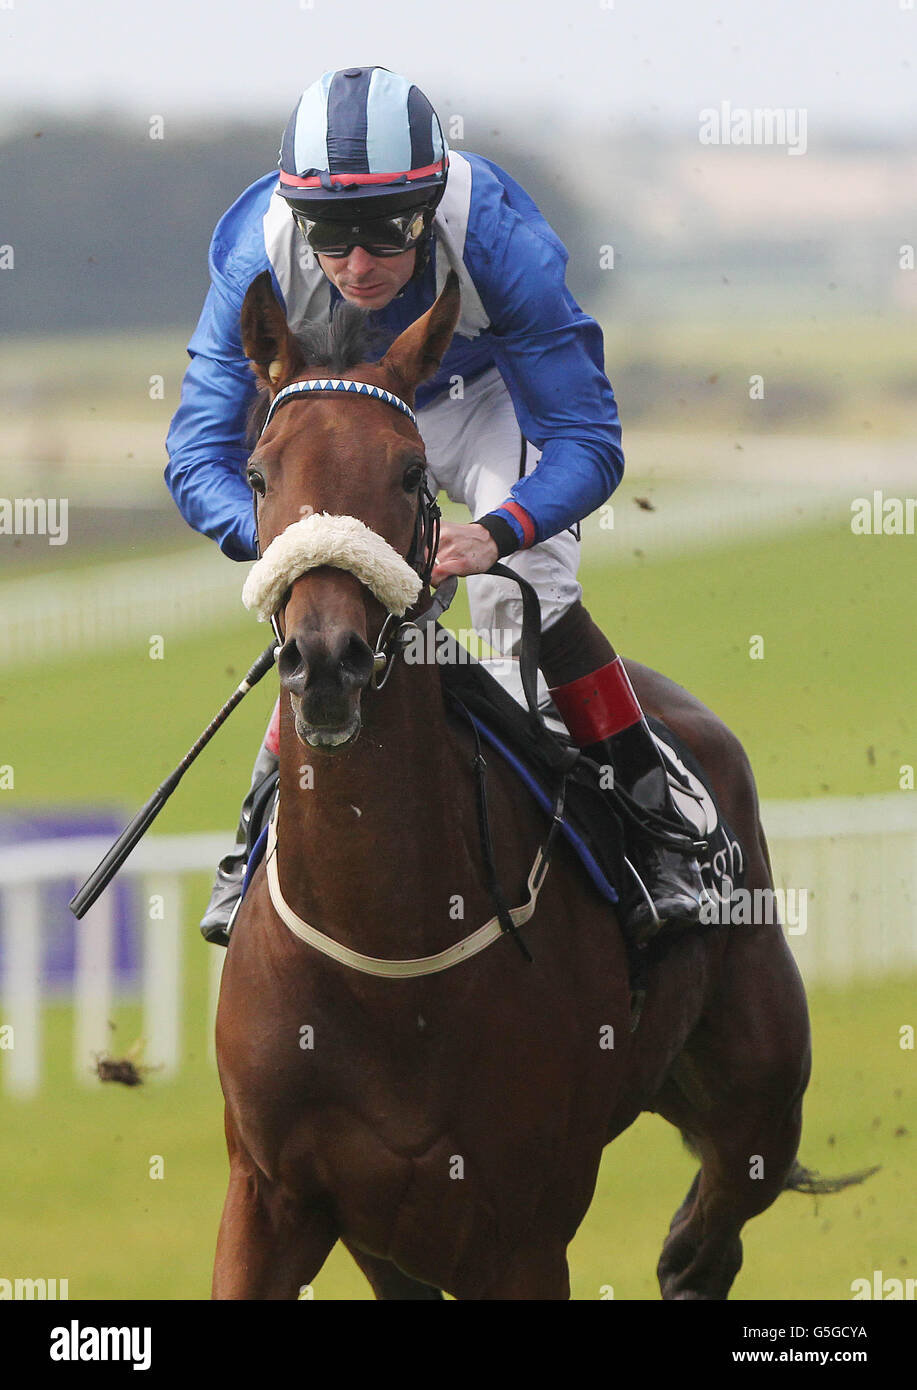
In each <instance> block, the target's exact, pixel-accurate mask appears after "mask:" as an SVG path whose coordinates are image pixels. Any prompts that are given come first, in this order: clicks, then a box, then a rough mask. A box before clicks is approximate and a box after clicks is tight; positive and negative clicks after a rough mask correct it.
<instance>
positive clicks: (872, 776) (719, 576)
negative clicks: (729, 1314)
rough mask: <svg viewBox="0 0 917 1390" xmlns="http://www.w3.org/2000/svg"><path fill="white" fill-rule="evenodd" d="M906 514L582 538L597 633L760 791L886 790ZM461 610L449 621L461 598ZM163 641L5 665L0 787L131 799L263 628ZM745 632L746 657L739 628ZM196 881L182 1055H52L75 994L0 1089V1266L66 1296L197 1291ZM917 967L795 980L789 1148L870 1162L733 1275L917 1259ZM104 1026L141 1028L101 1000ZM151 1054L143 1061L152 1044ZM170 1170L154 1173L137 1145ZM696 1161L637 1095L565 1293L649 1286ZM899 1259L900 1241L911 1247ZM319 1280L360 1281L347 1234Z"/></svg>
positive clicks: (784, 1225) (891, 763) (248, 717)
mask: <svg viewBox="0 0 917 1390" xmlns="http://www.w3.org/2000/svg"><path fill="white" fill-rule="evenodd" d="M915 545H917V539H915V538H913V537H890V538H884V539H878V538H870V537H862V538H855V537H853V536H851V534H850V532H849V530H847V529H845V528H844V526H843V525H842V524H838V525H837V526H833V527H827V528H822V529H812V530H808V531H806V530H801V531H794V532H791V533H790V534H788V535H785V536H783V537H778V538H775V539H773V540H769V541H766V542H758V543H756V544H754V545H747V546H729V545H725V546H723V547H721V548H720V549H716V550H711V551H708V552H705V553H704V554H702V555H698V556H696V557H692V558H689V559H678V560H676V559H672V560H665V561H658V562H654V563H652V564H650V563H648V562H647V563H646V564H640V565H635V566H622V565H613V564H609V563H607V559H606V554H605V552H604V551H603V549H602V545H601V540H600V538H599V537H596V538H595V539H594V540H592V541H591V542H590V544H589V546H588V547H587V557H588V558H587V562H586V564H585V566H584V569H583V580H584V584H585V590H586V602H587V604H588V606H589V607H590V608H591V610H592V612H593V613H594V615H595V616H596V618H597V619H598V621H599V622H600V623H601V625H602V626H603V627H604V628H605V630H606V631H607V632H608V634H609V636H610V637H611V638H612V640H613V641H614V642H615V644H616V645H617V646H618V647H619V648H620V649H621V650H622V651H624V652H625V653H627V654H630V655H634V656H636V657H638V658H640V659H642V660H644V661H646V662H648V663H649V664H651V665H658V666H660V667H661V668H663V669H664V670H665V671H666V673H667V674H669V675H671V676H672V677H674V678H675V679H676V680H678V681H680V682H681V683H682V684H684V685H686V686H688V687H689V688H691V689H693V690H695V691H696V692H697V693H698V694H700V695H701V696H702V697H703V698H704V699H705V700H707V702H708V703H709V704H711V705H712V706H713V707H714V708H715V709H716V710H717V711H718V712H719V713H720V714H722V715H723V716H724V717H725V718H726V719H727V721H728V722H729V723H731V724H732V726H733V727H734V728H735V729H736V730H737V732H739V734H740V735H741V737H742V738H743V740H744V742H745V744H746V746H747V748H748V749H749V752H750V754H751V757H752V761H753V764H754V766H755V767H756V770H757V774H758V779H759V784H760V787H761V790H762V793H763V794H764V795H766V796H769V797H801V796H810V795H821V794H824V793H826V792H832V793H837V794H841V793H869V792H881V791H889V790H893V789H894V788H895V787H896V786H897V771H898V766H899V765H900V763H902V762H911V763H914V762H917V738H915V723H914V715H913V708H912V700H911V699H910V696H909V694H908V692H911V691H913V690H914V688H915V685H917V644H915V642H914V638H913V629H912V623H911V620H910V616H909V613H908V611H907V610H906V608H905V605H904V604H903V603H902V601H901V599H902V595H904V594H906V593H907V592H909V591H910V587H911V584H912V575H913V563H914V559H913V557H914V546H915ZM453 623H454V626H456V627H462V626H467V625H468V618H467V609H466V608H465V606H464V600H462V601H461V602H460V603H459V604H458V605H457V606H456V609H455V611H454V614H453ZM160 630H161V631H162V632H163V634H164V635H165V637H166V655H165V660H163V661H150V660H149V657H148V656H147V643H146V642H145V641H141V642H138V643H137V644H136V646H135V647H131V648H125V649H122V650H118V651H112V652H107V653H100V654H94V655H93V656H92V657H91V658H89V657H87V658H86V659H83V660H78V659H67V660H59V659H57V660H56V659H55V655H54V653H53V651H51V652H49V653H48V655H47V660H46V661H44V662H43V663H42V664H41V666H40V667H37V668H34V669H27V670H21V671H11V672H8V673H6V675H5V679H4V689H3V694H2V696H0V700H2V703H0V711H2V719H3V727H4V730H5V741H4V749H5V750H7V751H4V754H3V756H2V757H0V762H12V763H13V764H14V767H15V778H16V782H15V790H14V791H13V792H5V793H4V794H3V795H4V797H5V801H4V803H2V804H4V805H5V806H6V807H7V808H8V809H10V810H15V809H16V807H17V806H26V805H35V804H41V803H46V802H52V801H53V802H61V801H64V802H69V803H73V804H82V803H85V802H87V801H92V802H107V803H110V804H116V805H117V806H119V807H120V808H121V809H122V810H123V812H124V813H125V817H126V815H127V814H128V813H130V812H133V810H135V809H136V807H137V806H139V805H140V804H141V802H142V801H144V800H145V799H146V797H147V796H148V795H149V794H150V792H151V790H152V789H153V787H155V786H156V785H157V784H158V783H159V781H160V780H161V779H162V777H163V776H164V775H165V774H166V773H167V772H168V771H169V770H170V769H171V768H172V767H173V766H174V764H175V763H176V762H177V760H178V758H179V757H180V756H181V754H182V753H183V752H184V750H185V748H186V747H187V746H188V745H189V744H190V743H191V741H192V740H193V739H194V737H195V736H196V735H197V733H198V732H199V730H200V729H201V728H202V727H203V725H204V724H205V723H206V721H207V720H208V719H209V717H210V716H211V714H212V713H213V711H214V710H215V709H216V707H217V706H218V705H219V704H220V703H221V701H222V700H223V699H224V698H225V697H226V695H227V694H228V693H229V691H230V690H231V689H232V687H233V686H234V684H235V683H236V681H237V679H238V677H239V675H240V673H241V672H242V670H243V669H244V668H245V667H246V666H247V665H248V664H249V662H250V661H251V660H252V659H253V657H254V656H255V655H256V654H257V653H258V652H259V651H260V650H261V648H262V646H263V645H264V644H265V642H266V640H267V632H266V630H265V629H264V628H263V627H259V626H258V625H257V624H255V623H254V622H253V621H252V620H249V619H245V618H244V617H243V618H241V619H240V621H239V622H237V623H231V624H227V625H226V626H224V627H222V628H221V629H219V630H217V631H214V632H211V633H207V634H202V635H200V636H198V637H195V638H194V639H189V638H188V637H186V636H184V637H179V636H178V635H177V634H175V633H173V632H172V631H170V626H169V619H168V615H164V617H163V621H162V623H161V624H160ZM754 634H761V635H763V636H764V638H765V657H764V660H763V661H753V660H750V659H749V654H748V652H749V648H748V639H749V637H750V636H752V635H754ZM272 699H273V678H268V680H267V681H266V682H265V685H264V687H263V688H261V689H258V690H257V691H255V692H254V693H253V694H252V695H251V696H250V697H249V698H248V699H247V700H246V701H245V702H244V703H243V705H242V707H241V708H240V709H239V711H238V712H237V713H236V714H235V715H234V716H233V718H232V720H231V721H230V723H229V725H228V727H227V728H226V729H225V730H224V731H223V732H222V733H221V734H220V735H219V737H218V738H217V740H216V741H215V743H214V744H213V745H212V746H211V747H210V748H209V749H208V750H207V752H206V753H205V754H204V755H203V757H202V758H201V760H200V762H199V763H198V765H197V766H196V767H195V768H194V769H193V771H192V772H190V773H189V774H188V776H187V778H186V780H185V782H184V783H183V785H182V787H181V789H180V791H179V792H178V793H177V794H176V795H175V796H174V797H173V799H172V801H171V802H170V804H169V806H168V807H167V809H166V811H165V812H164V813H163V815H162V817H161V818H160V820H159V821H158V822H157V827H156V828H157V831H162V832H166V831H169V832H178V831H186V830H198V829H208V830H209V829H214V828H218V827H221V826H222V827H225V829H226V831H227V834H229V833H230V832H231V828H232V827H233V826H234V824H235V820H236V816H237V813H238V806H239V801H240V799H241V795H242V793H243V791H244V788H245V786H246V785H247V778H248V772H249V768H250V765H251V761H252V759H253V757H254V754H255V751H256V748H257V744H258V741H259V739H260V736H261V733H262V731H263V728H264V724H265V721H266V719H267V715H268V712H269V708H270V705H271V702H272ZM206 888H207V885H206V883H204V882H203V880H201V881H200V883H199V886H198V899H199V900H196V901H194V902H191V903H189V907H188V934H187V940H186V948H185V949H186V957H187V975H188V994H187V999H186V1032H187V1036H188V1038H189V1039H190V1040H191V1046H192V1050H193V1056H192V1057H190V1058H189V1060H188V1063H187V1065H186V1067H185V1068H184V1070H183V1071H182V1073H181V1076H180V1078H179V1079H177V1080H174V1081H168V1080H165V1079H163V1078H159V1077H157V1076H156V1075H155V1074H154V1075H152V1076H151V1077H150V1079H149V1081H148V1083H147V1084H146V1085H145V1086H144V1087H142V1088H140V1089H138V1090H133V1091H128V1090H123V1089H121V1088H118V1087H114V1086H102V1085H100V1084H96V1085H95V1086H94V1087H91V1088H90V1089H84V1088H81V1087H76V1086H75V1085H74V1083H73V1082H72V1080H71V1076H70V1067H71V1062H70V1048H71V1044H70V1037H69V1029H70V1022H71V1020H70V1011H69V1009H68V1008H67V1007H65V1006H54V1007H52V1008H50V1009H49V1010H48V1017H47V1037H46V1047H45V1057H46V1063H47V1073H48V1075H47V1084H46V1086H45V1088H44V1090H43V1092H42V1094H41V1096H40V1097H39V1098H37V1099H35V1100H33V1101H12V1100H10V1099H9V1098H0V1171H2V1172H3V1173H4V1174H5V1191H6V1197H7V1200H6V1201H5V1203H4V1204H3V1210H2V1214H0V1276H2V1277H10V1276H11V1275H12V1276H15V1275H16V1274H19V1275H21V1276H29V1275H44V1276H45V1277H66V1278H69V1279H70V1281H71V1283H70V1292H71V1295H72V1296H73V1297H81V1296H85V1297H90V1298H136V1297H150V1298H180V1297H193V1298H197V1297H204V1296H206V1292H207V1288H208V1279H209V1269H210V1265H211V1260H212V1253H213V1242H214V1239H215V1234H216V1229H217V1223H218V1220H219V1213H220V1207H221V1203H222V1197H223V1191H224V1187H225V1178H226V1161H225V1155H224V1150H223V1139H222V1130H221V1102H220V1095H219V1087H218V1083H217V1078H216V1074H215V1071H214V1070H213V1067H212V1064H211V1063H209V1062H208V1061H207V1059H206V1055H205V1054H206V1044H205V1034H204V1029H205V1018H206V1005H205V997H206V969H207V964H208V948H206V947H205V946H204V945H203V943H202V942H200V940H199V938H198V937H197V935H196V933H195V931H194V917H195V911H194V909H199V908H200V905H201V901H202V900H203V895H204V893H205V892H206ZM913 985H914V982H913V981H900V982H890V983H887V984H881V985H875V984H869V985H868V986H863V987H862V988H857V989H851V990H849V991H839V992H829V991H825V990H817V991H815V992H813V995H812V999H811V1004H812V1012H813V1022H814V1036H815V1074H814V1078H813V1082H812V1085H811V1087H810V1090H809V1093H808V1100H807V1107H806V1128H805V1135H804V1141H803V1148H802V1157H803V1160H804V1161H805V1162H806V1163H807V1164H808V1165H809V1166H813V1167H818V1168H821V1169H822V1170H824V1171H825V1172H828V1173H837V1172H848V1171H850V1170H852V1169H856V1168H860V1167H865V1166H869V1165H872V1164H875V1163H881V1164H882V1165H883V1166H882V1171H881V1173H879V1174H878V1175H877V1176H876V1177H874V1178H873V1179H871V1180H870V1182H869V1184H868V1185H866V1186H864V1187H862V1188H854V1189H851V1190H850V1191H848V1192H844V1193H841V1194H838V1195H837V1196H834V1197H831V1198H823V1199H820V1200H819V1201H818V1202H816V1201H814V1200H813V1199H810V1198H804V1197H802V1196H799V1195H796V1194H787V1195H786V1196H784V1197H782V1198H781V1200H780V1202H779V1203H778V1204H777V1205H776V1206H775V1207H774V1208H773V1209H772V1210H771V1211H769V1212H768V1213H766V1214H765V1215H764V1216H762V1217H760V1218H758V1219H757V1220H756V1221H755V1222H754V1223H752V1224H751V1226H750V1227H749V1228H748V1232H747V1238H746V1265H745V1268H744V1269H743V1271H742V1273H741V1274H740V1276H739V1279H738V1281H737V1284H736V1288H735V1296H736V1297H738V1298H746V1299H747V1298H778V1299H790V1298H799V1299H808V1298H817V1297H829V1298H847V1297H849V1292H850V1282H851V1280H852V1279H854V1278H858V1277H863V1276H866V1277H869V1276H870V1274H871V1271H872V1270H873V1269H883V1270H884V1271H885V1273H886V1275H890V1274H895V1275H897V1276H898V1277H906V1276H908V1275H914V1273H915V1272H917V1271H915V1269H914V1260H915V1258H917V1257H915V1253H914V1232H915V1219H914V1217H915V1201H914V1192H913V1181H912V1173H913V1156H912V1146H913V1144H914V1142H915V1140H914V1136H915V1135H917V1110H915V1099H914V1096H915V1092H914V1085H913V1068H914V1061H913V1057H914V1054H913V1053H912V1052H903V1051H901V1050H900V1049H899V1047H898V1039H897V1030H898V1028H899V1026H900V1025H901V1024H902V1023H908V1022H910V1023H913V1022H915V1021H917V1020H915V1018H914V1005H913V1000H914V990H913ZM117 1023H118V1029H117V1033H116V1035H115V1038H116V1041H115V1043H114V1044H113V1050H115V1051H117V1050H120V1049H121V1048H122V1045H123V1046H125V1047H126V1046H127V1045H129V1044H130V1042H132V1041H133V1039H134V1038H135V1037H136V1036H137V1034H138V1032H139V1027H140V1025H139V1021H138V1018H137V1014H136V1012H135V1011H133V1010H132V1009H130V1008H124V1009H121V1010H119V1011H118V1015H117ZM150 1060H153V1061H155V1059H150ZM155 1154H158V1155H162V1157H163V1158H164V1160H165V1178H164V1180H162V1181H161V1182H160V1181H154V1180H151V1179H150V1178H149V1177H148V1175H147V1174H148V1165H149V1160H150V1157H151V1155H155ZM692 1172H693V1162H692V1160H691V1159H690V1158H689V1156H688V1155H687V1154H686V1153H684V1151H683V1150H682V1149H681V1146H680V1142H679V1140H678V1136H677V1134H676V1133H675V1132H674V1131H673V1130H671V1129H670V1128H669V1127H668V1126H666V1125H665V1124H664V1123H663V1122H662V1121H660V1120H658V1119H657V1118H656V1117H653V1116H644V1117H642V1118H641V1119H640V1120H639V1121H638V1123H637V1124H636V1125H635V1126H634V1127H633V1128H632V1129H631V1130H630V1131H629V1132H628V1133H627V1134H626V1135H624V1136H622V1137H621V1139H619V1140H618V1141H617V1142H616V1143H615V1144H614V1145H613V1146H611V1147H610V1148H609V1150H608V1151H607V1153H606V1156H605V1161H604V1164H603V1167H602V1171H601V1175H600V1180H599V1186H598V1192H597V1195H596V1199H595V1201H594V1203H593V1207H592V1209H591V1211H590V1213H589V1216H588V1218H587V1220H586V1222H585V1223H584V1225H583V1228H582V1230H581V1232H580V1233H579V1235H578V1236H577V1239H576V1241H575V1242H574V1245H573V1247H572V1251H571V1268H572V1275H573V1291H574V1296H575V1297H576V1298H579V1299H593V1298H596V1297H598V1296H599V1289H600V1288H601V1286H602V1285H607V1284H610V1285H612V1286H613V1287H614V1290H615V1295H616V1297H618V1298H624V1299H634V1298H637V1299H643V1298H653V1297H655V1296H656V1286H655V1281H654V1268H655V1263H656V1259H657V1258H658V1254H659V1250H660V1247H661V1244H662V1240H663V1238H664V1234H665V1230H666V1228H667V1225H668V1221H669V1219H670V1218H671V1215H672V1213H673V1212H674V1210H675V1208H676V1207H677V1206H678V1204H679V1202H680V1201H681V1198H682V1196H683V1195H684V1192H685V1190H686V1188H687V1186H688V1183H689V1181H690V1178H691V1175H692ZM907 1261H910V1262H911V1263H910V1264H908V1263H906V1262H907ZM315 1291H316V1296H317V1297H325V1298H351V1297H357V1298H360V1297H367V1296H368V1289H367V1287H366V1285H365V1284H364V1283H363V1281H362V1277H361V1276H360V1275H359V1274H358V1273H357V1272H356V1271H355V1270H354V1268H353V1266H352V1263H351V1262H350V1260H349V1257H347V1256H346V1255H345V1254H344V1253H343V1252H341V1251H338V1252H336V1253H335V1254H334V1256H333V1257H332V1259H331V1260H330V1261H329V1264H328V1266H327V1267H326V1269H325V1270H324V1271H323V1273H322V1274H321V1276H320V1277H319V1279H318V1280H317V1282H316V1290H315Z"/></svg>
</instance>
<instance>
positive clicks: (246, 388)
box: [165, 213, 266, 560]
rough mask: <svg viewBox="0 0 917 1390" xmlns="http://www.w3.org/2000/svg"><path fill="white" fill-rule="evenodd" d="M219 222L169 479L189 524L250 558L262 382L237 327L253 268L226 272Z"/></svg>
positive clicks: (173, 436) (234, 555) (235, 556)
mask: <svg viewBox="0 0 917 1390" xmlns="http://www.w3.org/2000/svg"><path fill="white" fill-rule="evenodd" d="M230 215H231V213H230V214H227V217H228V216H230ZM221 227H222V223H220V224H218V226H217V230H216V232H215V234H214V238H213V241H212V243H211V247H210V290H209V292H208V294H207V298H206V300H205V301H204V307H203V310H202V311H201V316H200V319H199V320H198V324H197V328H196V329H195V330H194V333H193V335H192V337H191V341H190V342H189V344H188V355H189V357H190V358H191V362H190V365H189V366H188V368H187V370H186V372H185V376H184V380H183V381H182V390H181V404H180V405H179V408H178V410H177V411H176V413H175V415H174V417H173V419H172V424H171V426H170V428H169V433H168V436H167V439H166V449H167V451H168V454H169V463H168V465H167V467H166V470H165V479H166V483H167V484H168V487H169V491H170V492H171V493H172V496H173V497H174V499H175V502H176V504H177V505H178V508H179V510H180V512H181V514H182V516H183V517H184V518H185V520H186V521H187V523H188V525H189V526H192V527H193V528H194V530H195V531H200V532H202V533H203V534H204V535H205V536H209V537H210V538H211V539H212V540H215V541H216V542H217V544H218V545H219V547H220V549H221V550H222V551H223V553H224V554H225V555H228V556H229V558H230V559H232V560H253V559H255V557H256V555H257V539H256V534H255V523H254V516H253V511H252V494H251V490H250V489H249V486H248V483H247V482H246V481H245V463H246V461H247V459H248V456H249V453H250V449H249V446H248V444H247V442H246V434H247V419H248V411H249V407H250V405H251V403H252V400H253V398H254V397H255V395H256V394H257V386H256V384H255V377H254V374H253V372H252V370H251V368H250V367H249V364H248V362H247V360H246V357H245V353H244V351H243V349H242V338H241V332H240V327H239V320H240V316H241V313H242V300H243V298H244V294H245V285H246V284H247V283H248V281H249V280H250V279H251V278H253V271H252V268H250V267H248V266H246V267H245V268H244V271H243V273H242V275H241V276H240V277H236V276H233V275H232V274H231V273H229V271H228V269H227V265H226V261H227V248H226V243H225V241H224V240H223V239H222V238H221ZM265 263H266V262H265ZM261 268H263V267H261V266H258V267H255V268H254V273H255V274H256V273H257V270H258V269H261Z"/></svg>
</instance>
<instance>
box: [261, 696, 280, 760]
mask: <svg viewBox="0 0 917 1390" xmlns="http://www.w3.org/2000/svg"><path fill="white" fill-rule="evenodd" d="M264 746H265V748H266V749H267V751H268V752H269V753H273V754H274V757H275V758H278V757H279V756H280V701H279V700H278V701H277V703H276V705H275V706H274V713H273V714H272V715H271V722H270V723H269V724H268V726H267V733H266V734H265V735H264Z"/></svg>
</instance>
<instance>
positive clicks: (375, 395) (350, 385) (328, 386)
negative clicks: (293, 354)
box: [261, 377, 417, 434]
mask: <svg viewBox="0 0 917 1390" xmlns="http://www.w3.org/2000/svg"><path fill="white" fill-rule="evenodd" d="M304 391H345V392H347V394H348V395H351V396H371V397H372V399H373V400H376V401H384V402H385V404H386V405H391V406H394V408H395V409H396V410H400V411H401V414H402V415H406V416H407V418H408V419H409V420H410V422H411V424H412V425H413V426H414V428H415V429H416V428H417V416H416V415H415V414H414V412H413V410H412V409H411V407H410V406H409V405H408V404H407V402H406V401H403V400H402V399H401V397H400V396H395V395H393V394H392V392H391V391H386V390H385V389H384V387H382V386H371V385H370V383H369V382H368V381H345V380H344V379H343V378H341V377H319V378H318V379H317V380H315V381H294V382H291V384H290V385H289V386H284V388H283V390H282V391H278V392H277V395H276V396H275V397H274V399H273V400H272V401H271V408H270V410H269V411H268V413H267V415H266V416H265V420H264V425H263V426H262V431H261V432H262V434H263V433H264V431H265V430H266V429H267V427H268V425H269V423H270V420H271V417H272V415H273V414H274V411H275V410H276V409H277V407H278V406H279V405H283V404H284V402H286V401H288V400H291V399H292V398H293V397H294V396H299V395H301V394H302V393H303V392H304Z"/></svg>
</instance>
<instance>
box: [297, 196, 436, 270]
mask: <svg viewBox="0 0 917 1390" xmlns="http://www.w3.org/2000/svg"><path fill="white" fill-rule="evenodd" d="M427 212H428V209H427V208H420V209H418V208H414V209H412V210H411V211H409V212H403V213H398V214H397V215H396V216H394V217H377V218H373V219H372V220H370V221H366V222H361V223H360V224H359V225H358V226H348V224H347V223H346V222H323V221H313V219H312V218H311V217H307V216H306V214H305V213H304V212H297V211H294V213H293V217H294V219H295V221H296V225H297V227H298V228H299V230H300V231H301V232H302V234H303V236H304V237H305V239H306V241H307V242H308V244H309V245H310V246H311V248H312V250H313V251H315V252H316V253H317V254H318V255H320V256H330V257H331V258H332V259H335V260H340V259H343V258H344V257H345V256H349V255H350V253H351V251H352V250H353V249H354V247H355V246H362V248H363V250H364V251H366V252H367V253H368V254H369V255H370V256H401V255H403V254H404V252H405V251H410V250H411V248H412V247H414V246H416V245H417V243H418V242H419V241H420V239H421V237H422V236H423V234H424V232H425V231H426V228H427Z"/></svg>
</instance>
